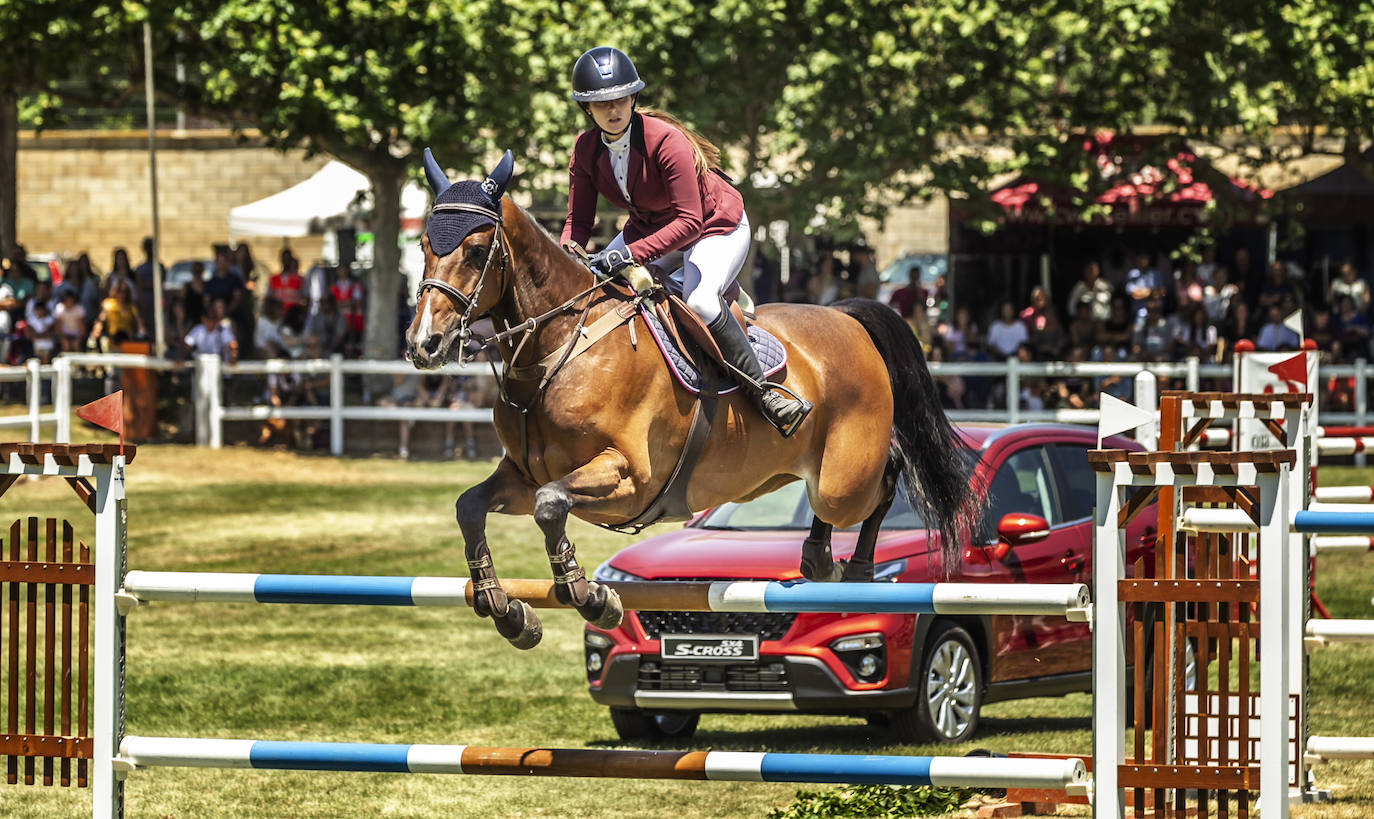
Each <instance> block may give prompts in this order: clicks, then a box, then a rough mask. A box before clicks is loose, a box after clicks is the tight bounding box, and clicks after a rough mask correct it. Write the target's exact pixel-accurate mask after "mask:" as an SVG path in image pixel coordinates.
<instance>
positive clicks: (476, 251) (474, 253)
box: [467, 247, 487, 266]
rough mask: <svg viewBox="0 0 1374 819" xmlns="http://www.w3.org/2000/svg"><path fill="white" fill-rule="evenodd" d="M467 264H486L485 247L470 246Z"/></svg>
mask: <svg viewBox="0 0 1374 819" xmlns="http://www.w3.org/2000/svg"><path fill="white" fill-rule="evenodd" d="M467 259H468V264H470V265H476V266H481V265H483V264H486V261H487V249H486V248H485V247H470V248H468V253H467Z"/></svg>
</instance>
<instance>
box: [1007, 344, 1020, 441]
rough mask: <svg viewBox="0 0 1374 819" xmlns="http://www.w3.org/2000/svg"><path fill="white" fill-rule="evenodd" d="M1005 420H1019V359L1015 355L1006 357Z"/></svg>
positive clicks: (1015, 421)
mask: <svg viewBox="0 0 1374 819" xmlns="http://www.w3.org/2000/svg"><path fill="white" fill-rule="evenodd" d="M1007 421H1008V422H1009V423H1012V424H1016V423H1019V422H1020V421H1021V360H1020V359H1019V358H1017V357H1016V356H1015V355H1013V356H1012V357H1011V358H1008V359H1007Z"/></svg>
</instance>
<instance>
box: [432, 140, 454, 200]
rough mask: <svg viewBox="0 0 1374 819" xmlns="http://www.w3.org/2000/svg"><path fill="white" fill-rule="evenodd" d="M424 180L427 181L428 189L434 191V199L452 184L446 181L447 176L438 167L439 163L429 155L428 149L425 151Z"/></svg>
mask: <svg viewBox="0 0 1374 819" xmlns="http://www.w3.org/2000/svg"><path fill="white" fill-rule="evenodd" d="M425 179H427V180H429V188H430V190H432V191H434V196H435V197H436V198H437V197H438V196H439V194H441V193H443V192H444V191H446V190H448V189H449V186H450V185H452V184H453V183H452V182H450V181H448V174H446V173H444V169H443V168H441V167H439V163H438V162H436V161H435V159H434V154H432V153H430V150H429V149H428V148H426V149H425Z"/></svg>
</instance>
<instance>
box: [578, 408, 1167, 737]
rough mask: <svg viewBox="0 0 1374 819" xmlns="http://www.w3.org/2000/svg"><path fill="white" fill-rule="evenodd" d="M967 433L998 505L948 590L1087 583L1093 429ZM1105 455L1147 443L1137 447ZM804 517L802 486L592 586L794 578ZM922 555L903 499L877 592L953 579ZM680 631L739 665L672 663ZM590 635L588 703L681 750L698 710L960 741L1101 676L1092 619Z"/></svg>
mask: <svg viewBox="0 0 1374 819" xmlns="http://www.w3.org/2000/svg"><path fill="white" fill-rule="evenodd" d="M961 433H962V435H963V436H964V439H965V440H966V441H968V443H969V444H970V446H972V447H973V448H974V449H975V450H977V451H978V452H979V454H980V456H981V460H980V463H979V467H978V471H979V474H980V476H981V478H982V480H983V484H982V485H985V486H988V487H989V504H988V512H987V514H986V515H985V517H984V519H983V521H982V523H981V525H980V527H979V530H978V531H977V533H976V536H975V538H974V539H973V540H974V542H972V543H969V544H967V545H966V547H965V548H964V550H963V559H962V562H961V564H960V565H959V566H957V567H955V569H954V572H953V576H952V577H951V578H949V579H951V580H954V581H962V582H974V583H1091V580H1092V540H1093V531H1092V514H1093V504H1094V500H1095V497H1096V477H1095V474H1094V473H1093V471H1092V469H1091V468H1090V467H1089V466H1088V461H1087V453H1088V450H1090V449H1094V448H1096V445H1097V443H1096V440H1095V438H1094V434H1093V433H1094V431H1093V430H1092V429H1091V428H1088V427H1081V426H1069V425H1062V424H1022V425H1017V426H1001V427H997V426H984V425H966V426H963V427H961ZM1106 445H1107V446H1109V447H1118V448H1125V449H1137V450H1138V449H1139V448H1140V447H1139V445H1138V444H1136V443H1135V442H1134V441H1131V440H1129V439H1126V438H1111V439H1108V441H1107V444H1106ZM1152 511H1153V510H1152V508H1151V509H1147V510H1146V511H1145V512H1144V513H1142V514H1140V515H1138V516H1137V517H1136V518H1135V521H1134V522H1133V524H1132V525H1131V527H1130V528H1129V529H1128V533H1127V541H1128V544H1129V545H1128V561H1134V560H1135V559H1136V558H1137V557H1139V556H1140V555H1141V553H1142V552H1143V550H1144V549H1145V548H1146V547H1147V546H1148V545H1151V544H1152V543H1153V535H1154V530H1153V523H1154V516H1153V513H1152ZM810 521H811V511H810V508H809V507H808V505H807V502H806V493H805V487H804V485H803V484H802V483H801V482H795V483H792V484H789V485H788V486H785V487H783V488H782V489H779V490H777V491H775V492H772V493H769V494H767V495H764V496H761V497H759V498H756V499H754V500H753V501H750V502H748V503H742V504H736V503H730V504H725V505H723V506H720V507H718V508H716V509H713V510H711V511H709V512H707V513H706V514H704V515H701V516H699V517H698V518H696V519H695V520H693V521H692V522H690V523H689V524H688V525H687V526H686V527H684V528H683V529H681V530H679V531H675V532H669V533H667V534H662V535H657V536H655V537H651V538H648V539H646V540H643V541H641V542H639V543H636V544H634V545H632V546H630V547H628V548H625V549H623V550H621V551H620V552H618V553H617V554H616V555H614V556H613V557H612V558H611V559H610V560H608V561H606V562H605V563H603V564H602V565H601V566H600V567H598V568H597V570H596V572H595V577H596V578H597V579H599V580H605V581H616V580H641V579H648V580H746V579H754V580H786V581H798V580H799V579H800V572H799V569H798V562H799V558H800V547H801V542H802V540H803V539H804V538H805V536H806V532H807V531H808V528H809V525H810ZM1037 530H1039V531H1038V532H1037ZM999 531H1000V536H999ZM856 536H857V527H855V528H854V529H852V530H848V531H837V532H836V533H835V537H834V544H833V548H834V553H835V556H836V557H837V558H840V557H846V556H848V555H849V554H850V553H851V552H852V551H853V547H854V540H855V538H856ZM927 544H928V540H927V532H926V530H925V528H924V523H923V521H922V520H921V518H920V515H919V514H918V513H916V512H915V511H914V510H913V509H912V508H911V507H910V505H908V504H907V502H906V500H905V499H904V497H902V494H901V493H899V494H898V499H897V501H896V502H895V503H893V505H892V509H891V510H890V511H889V513H888V515H887V518H886V519H885V521H884V523H883V527H882V532H881V534H880V535H879V538H878V543H877V549H876V554H875V561H874V562H875V567H876V568H875V577H874V582H879V583H914V582H930V581H934V580H942V579H944V578H943V577H942V576H941V574H942V573H941V571H940V558H939V554H938V552H937V551H932V550H930V549H929V548H928V545H927ZM683 636H691V637H693V638H694V639H696V641H697V642H701V639H702V638H705V639H706V640H708V641H709V640H715V641H717V642H721V643H725V642H726V641H733V642H730V643H729V645H730V646H731V647H732V649H733V647H736V646H741V645H742V646H743V649H742V654H740V655H737V656H734V657H728V658H721V659H706V658H703V657H700V656H693V657H691V658H690V659H684V660H678V659H674V658H673V657H672V656H667V657H665V656H664V653H663V651H662V646H663V641H664V640H665V639H669V641H670V642H673V640H672V638H677V637H683ZM584 638H585V660H586V671H587V683H588V687H589V690H590V692H591V696H592V699H593V700H595V701H596V702H598V703H600V704H602V705H605V706H607V707H608V708H609V709H610V717H611V721H612V723H613V724H614V725H615V728H616V731H617V732H618V733H619V734H620V736H621V737H622V738H623V739H626V740H630V739H646V738H650V739H663V738H668V737H676V738H686V737H688V736H690V735H691V734H692V733H693V732H694V731H695V729H696V725H697V721H698V717H699V715H700V714H702V713H719V712H749V713H768V712H791V713H808V714H836V715H850V716H863V717H867V718H868V719H869V720H870V721H871V722H875V723H877V722H881V723H887V724H890V725H891V726H892V728H893V729H895V731H896V734H897V735H898V737H899V738H900V739H901V740H903V741H906V742H924V741H939V742H959V741H963V740H966V739H968V738H969V737H971V736H972V735H973V733H974V731H975V730H976V729H977V727H978V720H979V714H980V712H981V710H982V707H983V705H984V704H986V703H989V702H996V701H999V700H1009V699H1018V698H1024V697H1042V696H1054V695H1063V694H1067V693H1070V692H1074V691H1089V690H1091V682H1092V679H1091V671H1092V658H1091V646H1092V640H1091V634H1090V631H1089V628H1088V625H1087V624H1086V623H1071V622H1069V621H1068V620H1067V619H1065V618H1063V617H1050V616H1002V615H995V616H947V615H909V614H776V613H749V614H724V613H689V612H670V611H627V612H626V613H625V619H624V621H623V622H622V623H621V625H620V627H619V628H616V629H614V630H611V631H603V630H600V629H596V628H593V627H591V626H588V627H587V629H586V631H585V633H584ZM741 638H742V639H741ZM726 653H730V652H726Z"/></svg>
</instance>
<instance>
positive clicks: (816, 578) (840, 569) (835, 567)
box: [801, 560, 849, 583]
mask: <svg viewBox="0 0 1374 819" xmlns="http://www.w3.org/2000/svg"><path fill="white" fill-rule="evenodd" d="M848 562H849V561H847V560H836V561H831V563H830V565H829V566H827V567H826V568H825V569H817V567H816V566H814V565H811V564H808V563H803V564H802V567H801V573H802V577H805V578H806V579H807V580H810V581H811V582H813V583H838V582H840V581H841V580H843V579H844V567H845V564H846V563H848Z"/></svg>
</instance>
